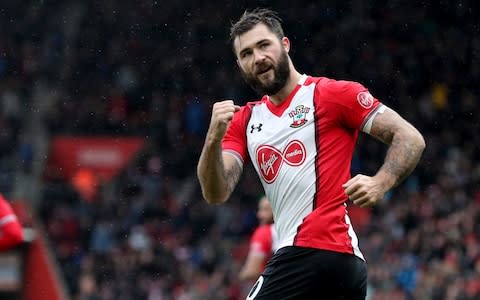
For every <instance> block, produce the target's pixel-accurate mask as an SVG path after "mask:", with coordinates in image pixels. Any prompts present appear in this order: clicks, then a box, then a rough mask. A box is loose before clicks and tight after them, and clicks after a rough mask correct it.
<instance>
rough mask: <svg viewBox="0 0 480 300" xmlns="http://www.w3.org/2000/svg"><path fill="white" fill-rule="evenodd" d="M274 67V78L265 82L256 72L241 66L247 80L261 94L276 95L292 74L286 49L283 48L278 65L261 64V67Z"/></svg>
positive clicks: (243, 75)
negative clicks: (246, 70) (249, 71)
mask: <svg viewBox="0 0 480 300" xmlns="http://www.w3.org/2000/svg"><path fill="white" fill-rule="evenodd" d="M266 68H272V69H273V80H271V81H268V82H266V83H263V82H262V81H260V79H258V77H257V75H258V74H256V73H246V72H244V71H243V70H242V69H241V68H240V73H241V75H242V78H243V79H244V80H245V82H246V83H247V84H248V85H249V86H250V87H251V88H252V89H253V90H254V91H256V92H257V93H259V94H260V95H262V96H263V95H275V94H276V93H278V92H279V91H280V90H281V89H282V88H283V87H284V86H285V84H286V83H287V80H288V77H289V76H290V66H289V64H288V55H287V52H286V51H285V49H282V52H281V53H280V59H279V61H278V64H277V65H276V66H274V65H266V64H265V65H264V66H260V69H266Z"/></svg>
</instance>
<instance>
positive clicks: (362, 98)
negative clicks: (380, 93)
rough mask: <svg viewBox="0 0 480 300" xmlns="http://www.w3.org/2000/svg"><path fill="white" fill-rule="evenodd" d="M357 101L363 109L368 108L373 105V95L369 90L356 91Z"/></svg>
mask: <svg viewBox="0 0 480 300" xmlns="http://www.w3.org/2000/svg"><path fill="white" fill-rule="evenodd" d="M357 101H358V103H359V104H360V105H361V106H362V107H363V108H365V109H369V108H370V107H372V106H373V96H372V95H371V94H370V93H369V92H360V93H358V94H357Z"/></svg>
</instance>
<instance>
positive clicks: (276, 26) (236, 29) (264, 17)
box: [230, 8, 284, 43]
mask: <svg viewBox="0 0 480 300" xmlns="http://www.w3.org/2000/svg"><path fill="white" fill-rule="evenodd" d="M281 23H282V19H281V18H280V17H279V16H278V13H276V12H274V11H273V10H270V9H268V8H256V9H254V10H252V11H248V10H246V11H245V12H244V13H243V15H242V16H241V17H240V19H239V20H238V21H237V22H236V23H234V24H232V26H231V27H230V41H231V42H232V43H233V41H234V40H235V38H236V37H238V36H240V35H242V34H244V33H245V32H247V31H249V30H251V29H252V28H253V27H254V26H255V25H257V24H264V25H266V26H267V27H268V28H269V29H270V30H271V31H272V32H273V33H274V34H275V35H276V36H277V37H278V39H282V38H283V37H284V34H283V28H282V24H281Z"/></svg>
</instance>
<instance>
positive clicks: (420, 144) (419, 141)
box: [415, 131, 427, 154]
mask: <svg viewBox="0 0 480 300" xmlns="http://www.w3.org/2000/svg"><path fill="white" fill-rule="evenodd" d="M415 141H416V144H417V147H418V150H419V152H420V154H422V153H423V151H424V150H425V148H426V147H427V143H426V142H425V138H424V137H423V135H422V134H421V133H420V132H418V131H417V132H416V136H415Z"/></svg>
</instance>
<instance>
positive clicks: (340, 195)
mask: <svg viewBox="0 0 480 300" xmlns="http://www.w3.org/2000/svg"><path fill="white" fill-rule="evenodd" d="M381 106H382V104H381V103H380V102H379V101H378V100H377V99H375V98H374V97H373V96H372V95H371V94H370V93H369V92H368V90H367V89H366V88H365V87H364V86H363V85H361V84H359V83H356V82H352V81H336V80H332V79H329V78H325V77H310V76H306V75H303V76H302V77H301V79H300V81H299V83H298V85H297V87H296V88H295V89H294V90H293V91H292V92H291V94H290V95H289V96H288V97H287V99H285V100H284V101H283V102H282V103H281V104H280V105H275V104H273V103H272V102H271V101H270V100H269V99H268V96H264V97H263V98H262V99H261V100H260V101H257V102H250V103H247V105H245V106H243V107H242V108H241V109H240V111H238V112H237V113H235V115H234V118H233V120H232V122H231V123H230V126H229V128H228V130H227V133H226V135H225V137H224V139H223V142H222V148H223V151H228V152H230V153H232V154H233V155H234V156H235V157H236V158H237V159H238V161H239V163H240V164H244V163H245V162H247V161H248V160H250V161H251V162H252V164H253V166H254V167H255V170H256V171H257V173H258V174H259V176H260V179H261V182H262V185H263V187H264V189H265V193H266V196H267V197H268V199H269V201H270V203H271V206H272V210H273V215H274V219H275V230H276V233H277V235H278V248H282V247H285V246H289V245H297V246H302V247H310V248H318V249H325V250H331V251H336V252H342V253H352V254H355V255H357V256H358V257H360V258H362V259H363V255H362V253H361V251H360V249H359V247H358V239H357V236H356V234H355V232H354V230H353V228H352V225H351V222H350V219H349V217H348V212H347V204H346V203H347V200H348V197H347V195H346V194H345V192H344V189H343V188H342V184H343V183H345V182H346V181H348V179H349V178H350V176H351V175H350V164H351V158H352V155H353V152H354V147H355V144H356V140H357V136H358V133H359V131H360V130H364V131H367V132H368V131H369V129H368V128H369V126H371V119H373V118H372V116H373V115H374V114H375V112H376V111H377V110H378V109H379V108H380V107H381Z"/></svg>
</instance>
